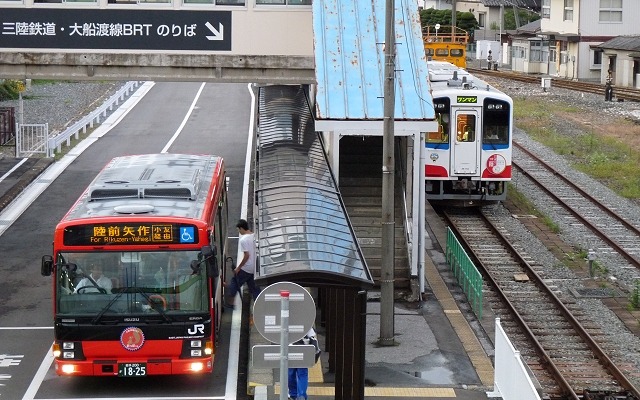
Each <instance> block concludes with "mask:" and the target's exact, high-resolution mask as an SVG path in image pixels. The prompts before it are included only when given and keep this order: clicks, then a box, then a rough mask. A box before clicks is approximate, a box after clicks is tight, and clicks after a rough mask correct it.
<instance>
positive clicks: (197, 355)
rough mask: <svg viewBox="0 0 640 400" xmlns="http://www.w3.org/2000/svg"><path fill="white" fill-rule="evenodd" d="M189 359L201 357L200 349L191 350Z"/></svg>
mask: <svg viewBox="0 0 640 400" xmlns="http://www.w3.org/2000/svg"><path fill="white" fill-rule="evenodd" d="M191 357H202V350H200V349H197V350H196V349H193V350H191Z"/></svg>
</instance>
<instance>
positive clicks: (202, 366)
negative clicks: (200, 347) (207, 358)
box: [191, 362, 204, 372]
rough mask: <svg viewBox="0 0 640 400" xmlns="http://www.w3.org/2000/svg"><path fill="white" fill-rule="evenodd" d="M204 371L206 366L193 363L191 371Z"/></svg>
mask: <svg viewBox="0 0 640 400" xmlns="http://www.w3.org/2000/svg"><path fill="white" fill-rule="evenodd" d="M203 369H204V365H203V364H202V363H201V362H194V363H191V371H193V372H200V371H202V370H203Z"/></svg>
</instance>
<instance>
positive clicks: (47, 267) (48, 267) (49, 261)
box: [40, 256, 53, 276]
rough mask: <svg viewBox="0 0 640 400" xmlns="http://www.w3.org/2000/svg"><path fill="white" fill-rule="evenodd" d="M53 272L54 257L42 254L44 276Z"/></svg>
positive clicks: (42, 272) (41, 267) (41, 271)
mask: <svg viewBox="0 0 640 400" xmlns="http://www.w3.org/2000/svg"><path fill="white" fill-rule="evenodd" d="M51 272H53V257H51V256H42V265H41V266H40V273H41V274H42V276H50V275H51Z"/></svg>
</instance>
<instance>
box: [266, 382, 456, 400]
mask: <svg viewBox="0 0 640 400" xmlns="http://www.w3.org/2000/svg"><path fill="white" fill-rule="evenodd" d="M274 390H275V394H280V384H279V383H276V385H275V387H274ZM307 394H308V395H309V396H330V397H333V396H335V389H334V387H333V386H309V388H308V389H307ZM364 395H365V396H366V397H417V398H429V397H451V398H455V397H456V392H455V391H454V390H453V389H452V388H414V387H366V388H364Z"/></svg>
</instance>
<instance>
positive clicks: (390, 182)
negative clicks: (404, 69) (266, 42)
mask: <svg viewBox="0 0 640 400" xmlns="http://www.w3.org/2000/svg"><path fill="white" fill-rule="evenodd" d="M384 44H385V47H384V59H385V63H384V78H385V80H384V122H383V126H382V260H381V261H382V268H381V276H380V338H379V340H378V343H379V344H380V345H381V346H393V345H394V344H395V340H394V332H393V331H394V312H393V309H394V304H393V303H394V298H393V283H394V271H393V267H394V259H395V252H394V250H395V249H394V247H395V237H394V235H395V232H394V231H395V212H394V209H395V204H394V183H395V182H394V173H395V157H394V154H393V151H394V140H393V137H394V126H393V123H394V118H395V100H396V95H395V79H394V77H395V55H396V52H395V49H396V46H395V45H396V34H395V4H394V0H386V13H385V43H384Z"/></svg>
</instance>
